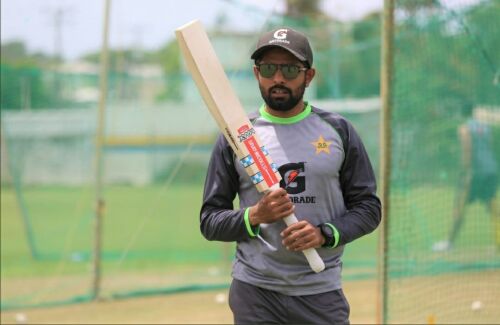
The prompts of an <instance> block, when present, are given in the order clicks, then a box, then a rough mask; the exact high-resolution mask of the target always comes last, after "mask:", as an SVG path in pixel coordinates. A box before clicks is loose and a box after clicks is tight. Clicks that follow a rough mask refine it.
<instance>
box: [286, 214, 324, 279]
mask: <svg viewBox="0 0 500 325" xmlns="http://www.w3.org/2000/svg"><path fill="white" fill-rule="evenodd" d="M283 220H284V221H285V223H286V224H287V226H290V225H293V224H294V223H297V222H298V221H299V220H297V217H296V216H295V214H293V213H292V214H291V215H289V216H288V217H285V218H283ZM302 253H304V255H305V256H306V259H307V261H308V262H309V265H310V266H311V269H312V270H313V271H314V272H316V273H319V272H321V271H323V270H324V269H325V263H324V262H323V260H322V259H321V257H320V256H319V254H318V252H317V251H316V250H315V249H314V248H308V249H305V250H303V251H302Z"/></svg>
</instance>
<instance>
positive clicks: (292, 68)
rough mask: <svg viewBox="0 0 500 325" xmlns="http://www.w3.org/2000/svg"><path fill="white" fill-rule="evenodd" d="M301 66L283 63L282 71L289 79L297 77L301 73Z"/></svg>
mask: <svg viewBox="0 0 500 325" xmlns="http://www.w3.org/2000/svg"><path fill="white" fill-rule="evenodd" d="M299 72H300V70H299V67H298V66H296V65H282V66H281V73H282V74H283V77H285V78H287V79H295V78H297V76H298V75H299Z"/></svg>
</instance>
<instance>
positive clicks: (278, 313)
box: [200, 28, 380, 324]
mask: <svg viewBox="0 0 500 325" xmlns="http://www.w3.org/2000/svg"><path fill="white" fill-rule="evenodd" d="M251 58H252V59H253V60H254V61H255V66H254V68H253V72H254V75H255V78H256V80H257V82H258V84H259V88H260V92H261V95H262V98H263V99H264V102H265V104H263V105H262V107H261V108H260V110H259V111H258V112H257V113H255V114H253V115H251V116H250V119H251V121H252V123H253V126H254V128H255V129H256V131H257V132H258V133H259V135H260V137H261V139H262V141H263V142H264V143H263V144H264V145H265V146H266V148H267V150H268V151H269V152H270V155H271V157H272V158H273V161H274V162H275V163H276V164H277V166H278V170H279V171H280V174H281V175H282V178H283V180H282V181H281V184H280V185H281V188H280V189H278V190H274V191H270V192H268V193H266V194H264V195H262V194H259V193H258V192H257V190H256V189H255V187H254V185H253V183H252V181H251V180H250V177H248V176H247V174H246V173H245V171H244V169H243V167H242V166H240V164H239V162H238V161H237V159H236V156H235V155H234V153H233V152H232V150H231V148H230V146H229V144H228V143H227V141H226V140H225V138H224V137H223V136H219V138H218V140H217V142H216V144H215V147H214V149H213V152H212V157H211V160H210V164H209V167H208V174H207V178H206V183H205V190H204V197H203V205H202V208H201V215H200V227H201V231H202V233H203V235H204V236H205V237H206V238H207V239H208V240H219V241H236V242H237V250H236V257H235V260H234V263H233V271H232V276H233V281H232V284H231V289H230V292H229V305H230V307H231V310H232V312H233V315H234V321H235V323H238V324H239V323H241V324H242V323H252V324H254V323H280V324H288V323H315V324H327V323H328V324H332V323H334V324H341V323H342V324H344V323H349V304H348V302H347V301H346V299H345V297H344V294H343V292H342V286H341V269H342V261H341V258H342V253H343V250H344V245H345V244H347V243H349V242H351V241H353V240H355V239H357V238H359V237H361V236H363V235H365V234H368V233H370V232H372V231H373V230H374V229H375V228H376V227H377V226H378V224H379V223H380V201H379V199H378V198H377V196H376V194H375V192H376V184H375V176H374V173H373V169H372V166H371V163H370V161H369V158H368V155H367V153H366V151H365V148H364V146H363V144H362V142H361V139H360V138H359V136H358V134H357V133H356V131H355V130H354V128H353V127H352V125H351V124H350V123H349V122H348V121H347V120H345V119H344V118H343V117H341V116H340V115H338V114H334V113H329V112H326V111H323V110H320V109H318V108H316V107H313V106H311V105H310V104H309V103H307V102H305V101H304V99H303V95H304V92H305V89H306V88H307V87H308V86H309V84H310V83H311V81H312V80H313V78H314V75H315V73H316V72H315V69H314V68H313V66H312V64H313V54H312V50H311V47H310V45H309V41H308V40H307V38H306V37H305V36H304V35H303V34H301V33H299V32H297V31H295V30H293V29H291V28H280V29H276V30H273V31H270V32H267V33H265V34H263V35H262V36H261V37H260V39H259V41H258V43H257V47H256V49H255V51H254V52H253V54H252V56H251ZM236 194H238V196H239V201H240V207H241V208H240V209H238V210H234V208H233V200H234V198H235V197H236ZM292 212H294V213H295V214H296V216H297V218H298V219H299V222H298V223H296V224H294V225H291V226H289V227H287V226H286V224H285V222H283V221H282V220H281V219H282V218H284V217H286V216H288V215H289V214H291V213H292ZM307 248H316V249H317V250H318V253H319V254H320V256H321V258H322V259H323V261H324V262H325V265H326V269H325V270H324V271H322V272H320V273H315V272H314V271H312V270H311V269H310V267H309V265H308V263H307V261H306V259H305V257H304V256H303V254H302V253H301V251H303V250H304V249H307Z"/></svg>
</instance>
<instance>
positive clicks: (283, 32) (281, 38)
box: [268, 28, 290, 44]
mask: <svg viewBox="0 0 500 325" xmlns="http://www.w3.org/2000/svg"><path fill="white" fill-rule="evenodd" d="M287 33H288V29H286V28H281V29H278V30H277V31H275V32H274V35H273V37H274V39H272V40H270V41H269V43H268V44H274V43H283V44H290V41H289V40H287V39H286V36H287Z"/></svg>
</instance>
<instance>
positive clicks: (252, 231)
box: [243, 208, 260, 237]
mask: <svg viewBox="0 0 500 325" xmlns="http://www.w3.org/2000/svg"><path fill="white" fill-rule="evenodd" d="M249 214H250V208H246V209H245V215H244V217H243V219H244V220H245V226H246V228H247V232H248V234H249V235H250V237H257V235H258V234H259V230H260V227H259V226H256V227H252V225H251V224H250V219H249Z"/></svg>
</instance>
